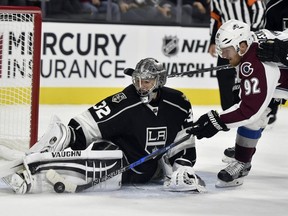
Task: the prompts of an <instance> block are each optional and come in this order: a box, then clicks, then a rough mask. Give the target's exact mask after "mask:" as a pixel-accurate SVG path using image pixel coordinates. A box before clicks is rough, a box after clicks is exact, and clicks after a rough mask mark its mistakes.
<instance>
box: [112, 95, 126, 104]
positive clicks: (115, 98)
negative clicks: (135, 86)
mask: <svg viewBox="0 0 288 216" xmlns="http://www.w3.org/2000/svg"><path fill="white" fill-rule="evenodd" d="M126 98H127V97H126V95H125V94H124V93H123V92H120V93H118V94H116V95H114V96H113V97H112V102H114V103H120V102H121V101H122V100H124V99H126Z"/></svg>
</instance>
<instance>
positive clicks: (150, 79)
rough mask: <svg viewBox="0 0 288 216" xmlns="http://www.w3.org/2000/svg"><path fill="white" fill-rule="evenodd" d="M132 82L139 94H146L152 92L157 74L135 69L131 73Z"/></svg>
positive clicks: (155, 84)
mask: <svg viewBox="0 0 288 216" xmlns="http://www.w3.org/2000/svg"><path fill="white" fill-rule="evenodd" d="M132 82H133V85H134V86H135V88H136V91H137V93H138V94H139V95H140V96H147V95H149V94H151V93H152V92H153V90H154V89H155V88H156V86H157V75H155V74H151V73H149V72H147V71H146V73H143V72H141V73H140V72H139V71H137V70H135V71H134V73H133V74H132Z"/></svg>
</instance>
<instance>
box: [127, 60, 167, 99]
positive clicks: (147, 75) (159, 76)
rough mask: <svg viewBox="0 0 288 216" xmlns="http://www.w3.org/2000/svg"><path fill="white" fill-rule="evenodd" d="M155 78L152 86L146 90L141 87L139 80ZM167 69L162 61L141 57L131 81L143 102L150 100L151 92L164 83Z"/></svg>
mask: <svg viewBox="0 0 288 216" xmlns="http://www.w3.org/2000/svg"><path fill="white" fill-rule="evenodd" d="M151 79H153V80H155V83H154V86H153V87H152V88H150V89H149V90H147V91H143V89H142V88H141V80H151ZM166 80H167V71H166V70H165V69H164V66H163V64H162V63H160V62H158V61H157V60H156V59H154V58H145V59H142V60H141V61H140V62H138V64H137V65H136V68H135V70H134V71H133V73H132V82H133V85H134V86H135V88H136V91H137V93H138V94H139V95H140V97H141V100H142V102H143V103H149V102H150V101H151V100H152V96H153V93H155V92H156V91H157V90H158V89H159V88H161V87H163V86H164V85H165V84H166Z"/></svg>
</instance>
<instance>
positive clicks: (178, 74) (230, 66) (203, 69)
mask: <svg viewBox="0 0 288 216" xmlns="http://www.w3.org/2000/svg"><path fill="white" fill-rule="evenodd" d="M230 68H233V66H232V65H230V64H226V65H220V66H216V67H210V68H202V69H197V70H194V71H186V72H181V73H172V74H169V75H168V78H171V77H179V76H184V75H194V74H199V73H203V72H209V71H213V70H226V69H230Z"/></svg>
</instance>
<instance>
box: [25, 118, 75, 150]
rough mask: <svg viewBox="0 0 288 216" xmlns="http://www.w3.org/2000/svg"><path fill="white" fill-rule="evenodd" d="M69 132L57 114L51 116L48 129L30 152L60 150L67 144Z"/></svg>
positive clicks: (69, 136)
mask: <svg viewBox="0 0 288 216" xmlns="http://www.w3.org/2000/svg"><path fill="white" fill-rule="evenodd" d="M70 139H71V132H70V130H69V128H68V127H67V126H65V125H64V124H63V123H62V122H61V120H60V119H59V118H58V117H57V116H53V117H52V118H51V121H50V124H49V126H48V129H47V130H46V132H45V133H44V135H43V136H42V137H41V138H40V139H39V141H38V142H37V143H35V144H34V145H33V146H32V147H31V148H30V150H29V151H30V152H45V151H62V150H64V149H65V148H67V147H68V146H69V143H70Z"/></svg>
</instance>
